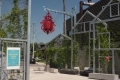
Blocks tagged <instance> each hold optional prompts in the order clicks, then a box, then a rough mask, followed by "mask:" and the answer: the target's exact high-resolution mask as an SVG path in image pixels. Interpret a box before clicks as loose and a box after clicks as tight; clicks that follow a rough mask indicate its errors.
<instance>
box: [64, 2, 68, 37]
mask: <svg viewBox="0 0 120 80" xmlns="http://www.w3.org/2000/svg"><path fill="white" fill-rule="evenodd" d="M63 11H64V12H66V0H63ZM63 29H64V34H65V35H67V33H66V15H65V14H64V28H63Z"/></svg>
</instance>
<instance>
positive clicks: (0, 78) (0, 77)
mask: <svg viewBox="0 0 120 80" xmlns="http://www.w3.org/2000/svg"><path fill="white" fill-rule="evenodd" d="M2 68H3V41H1V76H0V80H2V71H3V69H2Z"/></svg>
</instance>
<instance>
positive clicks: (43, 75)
mask: <svg viewBox="0 0 120 80" xmlns="http://www.w3.org/2000/svg"><path fill="white" fill-rule="evenodd" d="M36 64H37V65H40V66H45V64H44V63H40V62H37V63H36ZM30 80H95V79H88V77H83V76H79V75H68V74H60V73H50V72H45V71H34V69H33V68H32V67H31V68H30Z"/></svg>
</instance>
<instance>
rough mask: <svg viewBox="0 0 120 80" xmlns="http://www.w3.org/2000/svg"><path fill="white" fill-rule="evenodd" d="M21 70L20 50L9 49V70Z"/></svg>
mask: <svg viewBox="0 0 120 80" xmlns="http://www.w3.org/2000/svg"><path fill="white" fill-rule="evenodd" d="M19 68H20V48H7V69H19Z"/></svg>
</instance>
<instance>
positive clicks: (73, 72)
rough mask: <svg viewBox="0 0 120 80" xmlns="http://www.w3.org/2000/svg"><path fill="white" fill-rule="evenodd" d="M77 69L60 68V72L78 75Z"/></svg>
mask: <svg viewBox="0 0 120 80" xmlns="http://www.w3.org/2000/svg"><path fill="white" fill-rule="evenodd" d="M78 72H79V71H78V70H76V69H73V70H71V69H68V70H66V69H61V70H60V73H62V74H72V75H78Z"/></svg>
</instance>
